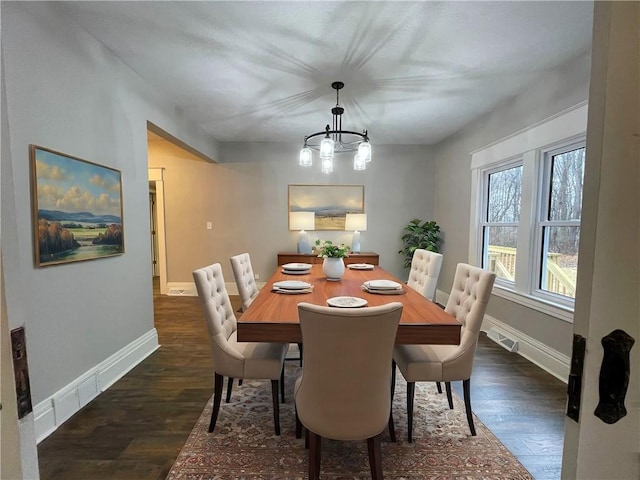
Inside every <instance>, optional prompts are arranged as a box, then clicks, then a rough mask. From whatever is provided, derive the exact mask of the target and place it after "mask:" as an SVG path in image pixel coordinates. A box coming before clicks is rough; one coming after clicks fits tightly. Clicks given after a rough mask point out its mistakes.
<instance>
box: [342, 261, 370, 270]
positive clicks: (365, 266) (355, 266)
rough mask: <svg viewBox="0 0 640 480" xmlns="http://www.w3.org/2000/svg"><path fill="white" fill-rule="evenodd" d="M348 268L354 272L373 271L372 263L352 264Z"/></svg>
mask: <svg viewBox="0 0 640 480" xmlns="http://www.w3.org/2000/svg"><path fill="white" fill-rule="evenodd" d="M347 267H349V268H352V269H353V270H373V265H371V264H370V263H351V264H349V265H347Z"/></svg>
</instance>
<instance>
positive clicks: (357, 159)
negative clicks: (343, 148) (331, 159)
mask: <svg viewBox="0 0 640 480" xmlns="http://www.w3.org/2000/svg"><path fill="white" fill-rule="evenodd" d="M366 168H367V162H365V161H364V160H363V159H362V157H361V156H360V154H359V153H356V154H355V156H354V157H353V169H354V170H364V169H366Z"/></svg>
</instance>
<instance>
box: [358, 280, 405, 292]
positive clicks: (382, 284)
mask: <svg viewBox="0 0 640 480" xmlns="http://www.w3.org/2000/svg"><path fill="white" fill-rule="evenodd" d="M364 286H365V287H367V288H368V289H369V290H399V289H401V288H402V285H400V284H399V283H398V282H394V281H393V280H369V281H368V282H364Z"/></svg>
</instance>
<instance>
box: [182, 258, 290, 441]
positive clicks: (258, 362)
mask: <svg viewBox="0 0 640 480" xmlns="http://www.w3.org/2000/svg"><path fill="white" fill-rule="evenodd" d="M193 279H194V280H195V283H196V288H197V290H198V297H199V298H200V303H201V305H202V309H203V312H204V317H205V320H206V322H207V327H208V329H209V339H210V343H211V353H212V357H213V368H214V390H213V391H214V393H213V411H212V412H211V422H210V423H209V432H213V429H214V428H215V426H216V420H217V418H218V412H219V410H220V400H221V398H222V383H223V379H224V377H225V376H228V377H229V378H230V379H233V378H239V379H243V378H246V379H269V380H271V391H272V396H273V422H274V425H275V431H276V435H280V405H279V403H278V387H280V395H281V397H282V401H283V402H284V369H283V366H284V357H285V354H286V351H287V346H288V345H287V344H281V343H250V342H238V337H237V332H236V330H237V321H236V316H235V314H234V313H233V309H232V307H231V301H230V300H229V294H228V293H227V289H226V287H225V283H224V277H223V276H222V267H221V266H220V264H219V263H215V264H213V265H209V266H207V267H203V268H199V269H198V270H194V272H193ZM231 383H232V382H230V385H229V387H230V386H231ZM227 392H228V393H229V392H230V390H227ZM227 396H228V395H227ZM227 401H228V400H227Z"/></svg>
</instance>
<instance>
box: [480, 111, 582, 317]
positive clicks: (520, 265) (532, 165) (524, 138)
mask: <svg viewBox="0 0 640 480" xmlns="http://www.w3.org/2000/svg"><path fill="white" fill-rule="evenodd" d="M587 113H588V104H587V102H586V101H585V102H581V103H580V104H578V105H575V106H573V107H571V108H569V109H566V110H564V111H562V112H559V113H558V114H557V115H554V116H553V117H550V118H548V119H545V120H543V121H542V122H539V123H537V124H535V125H532V126H531V127H528V128H526V129H523V130H521V131H519V132H516V133H514V134H512V135H510V136H509V137H506V138H504V139H502V140H499V141H497V142H494V143H492V144H490V145H488V146H486V147H483V148H482V149H479V150H476V151H474V152H471V212H470V231H469V261H470V263H472V264H474V265H482V262H483V257H482V255H483V243H482V242H483V232H484V226H485V223H483V220H484V217H483V214H484V213H485V210H484V208H485V202H487V198H488V197H485V195H488V190H487V189H488V182H487V181H486V180H488V174H489V173H494V172H495V171H500V170H505V169H507V168H509V167H510V166H514V165H516V164H517V163H518V161H519V160H520V159H521V161H522V166H523V172H522V197H521V206H520V222H519V224H518V240H517V252H518V253H517V255H518V257H517V261H516V275H515V281H514V282H509V281H506V280H505V279H498V278H497V279H496V282H495V288H494V290H493V294H494V295H496V296H499V297H502V298H505V299H507V300H510V301H513V302H515V303H518V304H521V305H524V306H526V307H529V308H531V309H534V310H536V311H539V312H542V313H544V314H547V315H550V316H553V317H555V318H558V319H560V320H564V321H567V322H573V313H574V304H575V302H574V299H572V298H569V297H565V296H562V295H558V294H554V293H552V292H547V291H544V290H541V289H540V288H539V285H540V283H539V281H538V280H537V278H539V277H536V276H537V275H539V274H540V269H541V267H542V257H541V251H542V236H541V235H538V231H539V229H540V231H542V226H541V223H542V218H541V214H542V209H541V205H542V204H541V202H542V201H544V200H543V198H544V193H545V190H544V188H545V186H544V182H545V181H550V176H549V175H545V166H546V165H547V163H549V167H547V168H548V174H550V162H548V161H546V158H550V157H548V155H549V153H551V152H556V151H559V150H562V149H566V150H565V151H567V150H571V148H567V147H570V146H572V145H581V146H584V145H585V142H586V126H587ZM578 148H580V146H579V147H578ZM554 225H557V224H555V223H554Z"/></svg>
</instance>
